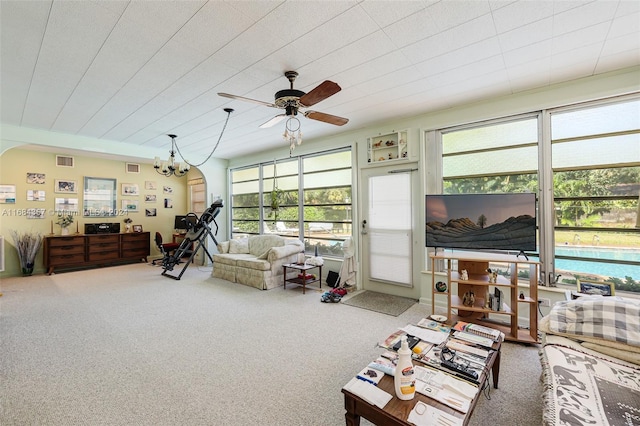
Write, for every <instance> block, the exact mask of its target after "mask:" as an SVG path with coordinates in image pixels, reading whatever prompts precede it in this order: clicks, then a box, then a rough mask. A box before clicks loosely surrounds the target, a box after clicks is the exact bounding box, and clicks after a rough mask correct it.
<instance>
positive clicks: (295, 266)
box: [282, 263, 322, 294]
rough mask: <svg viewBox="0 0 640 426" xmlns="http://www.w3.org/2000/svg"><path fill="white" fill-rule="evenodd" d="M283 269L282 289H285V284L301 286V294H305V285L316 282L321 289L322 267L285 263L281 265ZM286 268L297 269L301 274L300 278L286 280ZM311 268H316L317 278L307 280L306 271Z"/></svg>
mask: <svg viewBox="0 0 640 426" xmlns="http://www.w3.org/2000/svg"><path fill="white" fill-rule="evenodd" d="M282 267H283V268H284V285H283V287H284V288H285V289H286V288H287V283H293V284H298V285H301V286H302V294H305V290H306V289H307V284H312V283H315V282H316V281H317V282H318V285H319V286H320V288H322V266H316V265H307V264H306V263H286V264H284V265H282ZM287 268H291V269H297V270H298V271H301V272H302V278H300V277H296V278H289V279H287ZM313 268H318V278H315V279H307V271H308V270H310V269H313Z"/></svg>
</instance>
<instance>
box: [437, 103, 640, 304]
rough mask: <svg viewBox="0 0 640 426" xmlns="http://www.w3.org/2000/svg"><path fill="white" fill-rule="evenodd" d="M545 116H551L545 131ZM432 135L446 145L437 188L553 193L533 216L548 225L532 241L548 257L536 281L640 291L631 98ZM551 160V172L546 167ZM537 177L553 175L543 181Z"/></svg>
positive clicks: (638, 119)
mask: <svg viewBox="0 0 640 426" xmlns="http://www.w3.org/2000/svg"><path fill="white" fill-rule="evenodd" d="M543 114H544V116H545V117H546V116H548V117H549V120H548V121H545V122H548V123H549V124H548V125H547V126H546V127H543V125H542V123H543V120H541V117H542V116H543ZM542 134H548V135H551V136H550V138H549V137H547V138H546V139H543V138H542V137H540V135H542ZM436 135H437V136H438V137H439V138H440V140H441V143H442V164H441V165H442V171H441V177H442V191H443V193H456V194H464V193H498V192H533V193H537V194H550V193H552V194H553V196H552V197H547V199H546V200H545V199H544V197H542V199H539V203H538V210H539V211H538V218H539V220H540V218H542V217H544V218H547V221H548V222H549V223H550V224H549V226H545V229H544V232H543V233H541V235H540V236H539V238H538V241H539V242H540V241H546V242H547V243H546V244H544V245H542V244H541V245H540V246H539V250H538V251H539V257H540V259H546V260H545V262H544V263H543V270H542V271H543V274H542V275H543V276H541V277H540V278H541V279H543V280H544V281H545V283H547V284H549V283H553V282H554V281H555V280H558V284H566V285H570V286H572V287H573V286H575V285H576V280H578V279H583V280H585V279H588V280H598V281H605V282H610V283H614V284H615V287H616V290H620V291H631V292H636V293H640V217H639V216H640V206H639V200H640V99H639V98H638V96H637V95H636V96H633V97H626V98H618V99H615V100H606V101H600V102H594V103H590V104H584V105H578V106H571V107H564V108H558V109H554V110H551V111H542V112H541V113H540V114H531V115H529V116H521V117H512V118H505V119H501V120H493V121H490V122H484V123H477V124H473V125H467V126H459V127H455V128H450V129H444V130H441V131H440V132H436ZM545 160H546V162H545ZM539 161H541V162H543V163H544V164H542V165H540V166H538V162H539ZM549 161H550V162H551V170H549V169H545V167H549ZM436 169H437V168H436ZM540 171H542V172H543V173H542V174H541V173H540ZM539 175H544V176H549V177H548V178H547V179H546V180H547V181H548V182H543V181H542V180H541V178H539ZM551 177H552V178H553V179H551ZM539 198H540V197H539ZM539 232H540V231H539ZM545 251H546V253H545ZM545 267H546V268H547V269H549V270H550V272H549V273H548V274H546V273H544V270H545ZM545 275H546V276H545Z"/></svg>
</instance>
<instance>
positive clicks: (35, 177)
mask: <svg viewBox="0 0 640 426" xmlns="http://www.w3.org/2000/svg"><path fill="white" fill-rule="evenodd" d="M27 183H36V184H38V185H44V183H45V179H44V173H33V172H27Z"/></svg>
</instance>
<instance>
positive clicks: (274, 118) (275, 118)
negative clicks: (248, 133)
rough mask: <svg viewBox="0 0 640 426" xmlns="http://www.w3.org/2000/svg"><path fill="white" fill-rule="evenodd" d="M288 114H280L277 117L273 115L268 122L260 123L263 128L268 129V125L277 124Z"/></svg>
mask: <svg viewBox="0 0 640 426" xmlns="http://www.w3.org/2000/svg"><path fill="white" fill-rule="evenodd" d="M286 116H287V114H278V115H276V116H275V117H273V118H272V119H271V120H269V121H267V122H266V123H262V124H261V125H260V128H261V129H266V128H267V127H271V126H273V125H275V124H278V123H279V122H281V121H282V120H284V118H285V117H286Z"/></svg>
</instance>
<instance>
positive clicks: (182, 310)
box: [0, 264, 542, 426]
mask: <svg viewBox="0 0 640 426" xmlns="http://www.w3.org/2000/svg"><path fill="white" fill-rule="evenodd" d="M160 272H161V269H160V268H156V267H151V266H148V265H144V264H137V265H127V266H118V267H111V268H103V269H95V270H90V271H79V272H70V273H61V274H55V275H51V276H46V275H38V276H33V277H28V278H22V277H18V278H8V279H3V280H1V281H0V292H2V293H4V296H3V297H1V298H0V342H1V345H2V347H1V349H0V424H2V425H3V426H14V425H19V426H22V425H45V424H46V425H54V426H57V425H60V426H63V425H64V426H68V425H91V426H94V425H108V426H112V425H127V426H128V425H142V426H144V425H150V426H151V425H155V426H165V425H166V426H173V425H185V426H192V425H193V426H200V425H203V426H205V425H206V426H209V425H229V426H235V425H247V424H260V425H264V426H271V425H274V426H275V425H278V426H281V425H284V426H288V425H295V426H303V425H304V426H315V425H317V426H341V425H344V424H345V419H344V398H343V396H342V393H341V392H340V389H341V388H342V386H343V385H344V384H345V383H347V382H348V381H349V380H350V379H351V378H352V377H353V376H354V375H355V374H356V373H357V372H358V371H360V370H361V369H362V368H363V367H364V366H366V365H367V364H368V363H369V362H370V361H371V360H373V359H375V358H376V357H377V356H378V355H379V354H380V353H381V350H380V349H379V348H376V347H375V346H374V345H375V342H377V341H379V340H380V339H381V338H382V337H384V336H387V335H388V334H389V333H390V332H391V331H393V330H395V329H397V328H399V327H403V326H405V325H407V324H409V323H413V324H415V323H416V322H417V321H419V320H420V319H421V318H424V317H425V316H427V315H428V314H429V313H430V307H429V306H425V305H420V304H417V303H416V304H413V306H411V307H410V308H409V309H407V310H406V311H405V312H404V313H402V314H400V315H399V316H398V317H393V316H390V315H383V314H380V313H377V312H373V311H369V310H365V309H358V308H355V307H353V306H349V305H346V304H343V303H322V302H320V294H319V293H317V292H307V294H304V295H303V294H302V288H299V287H293V288H287V289H286V290H283V289H282V288H276V289H273V290H269V291H260V290H256V289H254V288H251V287H247V286H243V285H239V284H234V283H230V282H228V281H224V280H219V279H214V278H211V277H210V269H208V268H198V267H195V266H192V267H190V268H189V269H188V270H187V271H186V273H185V274H184V276H183V277H182V280H180V281H174V280H172V279H169V278H165V277H162V276H160ZM539 378H540V363H539V360H538V355H537V348H536V347H531V346H523V345H517V344H510V343H505V344H504V346H503V355H502V365H501V373H500V389H497V390H495V389H492V390H491V393H490V395H489V397H490V398H491V399H490V400H489V399H487V398H485V396H482V397H481V399H480V401H479V402H478V405H477V407H476V409H475V411H474V413H473V415H472V417H471V421H470V422H469V425H470V426H480V425H487V424H491V425H498V426H501V425H511V424H517V425H518V426H538V425H540V423H541V419H542V408H541V397H540V395H541V384H540V382H539ZM361 424H362V425H363V426H364V425H369V424H370V423H369V422H367V421H365V420H363V421H362V423H361Z"/></svg>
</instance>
